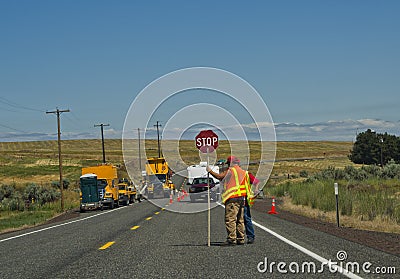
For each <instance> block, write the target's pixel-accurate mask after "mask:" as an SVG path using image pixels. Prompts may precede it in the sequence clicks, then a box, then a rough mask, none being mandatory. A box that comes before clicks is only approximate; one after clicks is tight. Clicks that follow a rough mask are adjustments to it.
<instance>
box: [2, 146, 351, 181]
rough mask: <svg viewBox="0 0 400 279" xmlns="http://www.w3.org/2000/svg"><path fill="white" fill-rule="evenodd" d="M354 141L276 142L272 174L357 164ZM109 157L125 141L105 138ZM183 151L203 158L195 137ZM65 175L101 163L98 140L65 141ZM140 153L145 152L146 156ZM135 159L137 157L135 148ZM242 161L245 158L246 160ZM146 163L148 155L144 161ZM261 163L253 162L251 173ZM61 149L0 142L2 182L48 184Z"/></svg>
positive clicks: (153, 150) (254, 151)
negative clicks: (353, 158)
mask: <svg viewBox="0 0 400 279" xmlns="http://www.w3.org/2000/svg"><path fill="white" fill-rule="evenodd" d="M249 145H250V161H256V160H257V158H258V157H259V153H260V144H259V143H257V142H250V144H249ZM351 148H352V143H351V142H323V141H321V142H278V143H277V152H276V160H277V162H276V163H275V165H274V170H273V176H281V175H285V174H288V173H290V174H297V175H298V174H299V172H300V171H301V170H306V171H308V172H310V173H313V172H315V171H318V170H321V169H323V168H326V167H328V166H331V165H332V166H340V167H343V166H346V165H353V164H352V163H351V162H350V161H349V160H348V158H347V155H348V154H349V150H350V149H351ZM105 150H106V161H107V162H109V163H112V164H115V165H123V155H122V143H121V140H117V139H110V140H105ZM230 152H231V148H230V146H229V143H228V142H226V141H221V142H220V146H219V147H218V159H225V158H226V157H227V156H229V155H230ZM179 153H180V154H179V155H180V156H181V157H182V159H183V161H184V162H185V163H187V164H195V163H198V162H199V161H200V158H199V154H198V151H197V149H196V148H195V146H194V141H181V142H180V144H179ZM146 154H147V156H148V157H151V156H157V154H158V151H157V141H155V140H147V141H146ZM62 156H63V176H64V177H65V178H66V179H68V180H70V181H71V183H73V182H77V181H78V180H79V176H80V172H81V168H82V167H85V166H93V165H96V164H100V163H101V162H102V146H101V141H100V140H68V141H62ZM142 157H144V156H143V154H142ZM133 159H134V160H136V161H138V160H139V155H138V154H137V152H136V153H135V154H134V158H133ZM242 161H245V159H244V158H243V159H242ZM143 162H144V159H143ZM256 167H258V166H252V165H250V166H249V170H250V171H253V170H254V169H255V168H256ZM58 177H59V174H58V149H57V141H36V142H35V141H32V142H0V184H7V183H17V184H20V183H26V182H36V183H43V184H45V183H49V182H51V181H55V180H57V179H58Z"/></svg>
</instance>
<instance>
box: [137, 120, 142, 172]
mask: <svg viewBox="0 0 400 279" xmlns="http://www.w3.org/2000/svg"><path fill="white" fill-rule="evenodd" d="M137 132H138V141H139V169H140V175H142V155H141V151H140V128H138V129H137Z"/></svg>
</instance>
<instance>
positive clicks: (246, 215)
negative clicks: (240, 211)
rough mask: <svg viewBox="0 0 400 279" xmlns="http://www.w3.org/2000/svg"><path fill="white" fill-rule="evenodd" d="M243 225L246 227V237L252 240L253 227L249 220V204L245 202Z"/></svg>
mask: <svg viewBox="0 0 400 279" xmlns="http://www.w3.org/2000/svg"><path fill="white" fill-rule="evenodd" d="M244 227H245V228H246V235H247V239H250V240H254V237H255V235H254V227H253V222H252V221H251V213H250V206H249V205H248V204H247V203H246V205H245V207H244Z"/></svg>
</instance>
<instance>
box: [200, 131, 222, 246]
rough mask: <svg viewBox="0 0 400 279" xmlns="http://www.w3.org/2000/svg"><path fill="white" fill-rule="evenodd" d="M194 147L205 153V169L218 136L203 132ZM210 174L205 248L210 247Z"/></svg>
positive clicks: (208, 177)
mask: <svg viewBox="0 0 400 279" xmlns="http://www.w3.org/2000/svg"><path fill="white" fill-rule="evenodd" d="M195 143H196V147H197V148H198V149H199V150H200V151H201V152H202V153H207V168H208V166H209V164H210V157H209V154H210V152H213V151H214V150H215V149H217V147H218V135H217V134H216V133H214V132H213V131H212V130H203V131H201V132H200V133H199V134H198V135H197V136H196V138H195ZM209 179H210V173H209V172H207V200H208V241H207V246H208V247H210V246H211V204H210V181H209Z"/></svg>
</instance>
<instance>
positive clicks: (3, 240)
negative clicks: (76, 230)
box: [0, 207, 124, 242]
mask: <svg viewBox="0 0 400 279" xmlns="http://www.w3.org/2000/svg"><path fill="white" fill-rule="evenodd" d="M122 208H124V207H119V208H116V209H113V210H108V211H105V212H102V213H99V214H96V215H92V216H88V217H85V218H82V219H78V220H74V221H70V222H67V223H62V224H58V225H54V226H51V227H47V228H43V229H40V230H36V231H32V232H28V233H24V234H20V235H16V236H12V237H9V238H5V239H1V240H0V242H5V241H8V240H11V239H15V238H20V237H23V236H27V235H30V234H34V233H38V232H42V231H47V230H51V229H54V228H58V227H62V226H66V225H69V224H73V223H77V222H81V221H84V220H88V219H91V218H94V217H97V216H100V215H103V214H108V213H110V212H113V211H115V210H119V209H122Z"/></svg>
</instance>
